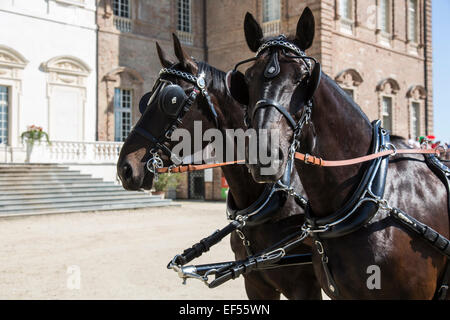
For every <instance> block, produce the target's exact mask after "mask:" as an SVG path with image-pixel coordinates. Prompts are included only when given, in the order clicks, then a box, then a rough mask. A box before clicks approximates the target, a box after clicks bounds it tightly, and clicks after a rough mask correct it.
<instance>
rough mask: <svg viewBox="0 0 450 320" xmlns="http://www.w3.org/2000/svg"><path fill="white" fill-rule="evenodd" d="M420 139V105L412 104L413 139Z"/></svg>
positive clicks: (417, 103)
mask: <svg viewBox="0 0 450 320" xmlns="http://www.w3.org/2000/svg"><path fill="white" fill-rule="evenodd" d="M418 137H420V103H419V102H413V103H411V138H412V139H417V138H418Z"/></svg>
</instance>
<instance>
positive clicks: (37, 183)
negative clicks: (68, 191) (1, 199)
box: [0, 178, 112, 189]
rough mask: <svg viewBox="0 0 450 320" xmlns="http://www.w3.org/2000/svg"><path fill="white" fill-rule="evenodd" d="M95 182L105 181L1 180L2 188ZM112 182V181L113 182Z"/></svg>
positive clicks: (101, 181)
mask: <svg viewBox="0 0 450 320" xmlns="http://www.w3.org/2000/svg"><path fill="white" fill-rule="evenodd" d="M82 183H83V184H88V183H89V184H93V183H105V182H104V181H103V180H102V179H100V178H90V179H89V178H83V179H75V180H72V179H68V180H58V179H47V180H42V181H39V180H30V181H0V189H1V188H5V187H9V186H16V187H19V186H47V185H58V186H61V187H63V186H70V185H74V184H82ZM111 183H112V182H111Z"/></svg>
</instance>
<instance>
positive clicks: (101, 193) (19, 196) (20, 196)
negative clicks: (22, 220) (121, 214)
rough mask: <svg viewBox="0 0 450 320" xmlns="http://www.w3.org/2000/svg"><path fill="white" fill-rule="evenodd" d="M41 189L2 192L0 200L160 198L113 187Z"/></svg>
mask: <svg viewBox="0 0 450 320" xmlns="http://www.w3.org/2000/svg"><path fill="white" fill-rule="evenodd" d="M44 191H45V190H43V192H40V193H31V192H30V193H21V192H16V193H2V194H0V202H1V201H10V200H31V199H56V198H73V197H87V196H92V197H107V196H111V197H114V196H121V195H129V196H138V195H139V196H145V197H154V198H160V197H159V196H156V195H151V194H149V193H146V192H138V191H127V190H124V189H117V190H116V189H114V190H96V191H91V192H88V191H86V189H81V190H79V191H75V192H67V191H56V190H55V191H53V192H51V193H49V192H47V191H45V192H44Z"/></svg>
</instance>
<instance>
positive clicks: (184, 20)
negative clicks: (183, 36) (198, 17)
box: [177, 0, 192, 33]
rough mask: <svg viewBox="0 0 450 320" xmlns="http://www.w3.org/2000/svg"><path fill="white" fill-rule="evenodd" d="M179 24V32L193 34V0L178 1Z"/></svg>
mask: <svg viewBox="0 0 450 320" xmlns="http://www.w3.org/2000/svg"><path fill="white" fill-rule="evenodd" d="M177 6H178V23H177V30H178V31H182V32H187V33H191V32H192V26H191V0H178V1H177Z"/></svg>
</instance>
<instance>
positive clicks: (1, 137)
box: [0, 86, 9, 144]
mask: <svg viewBox="0 0 450 320" xmlns="http://www.w3.org/2000/svg"><path fill="white" fill-rule="evenodd" d="M8 102H9V98H8V87H4V86H0V144H8Z"/></svg>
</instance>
